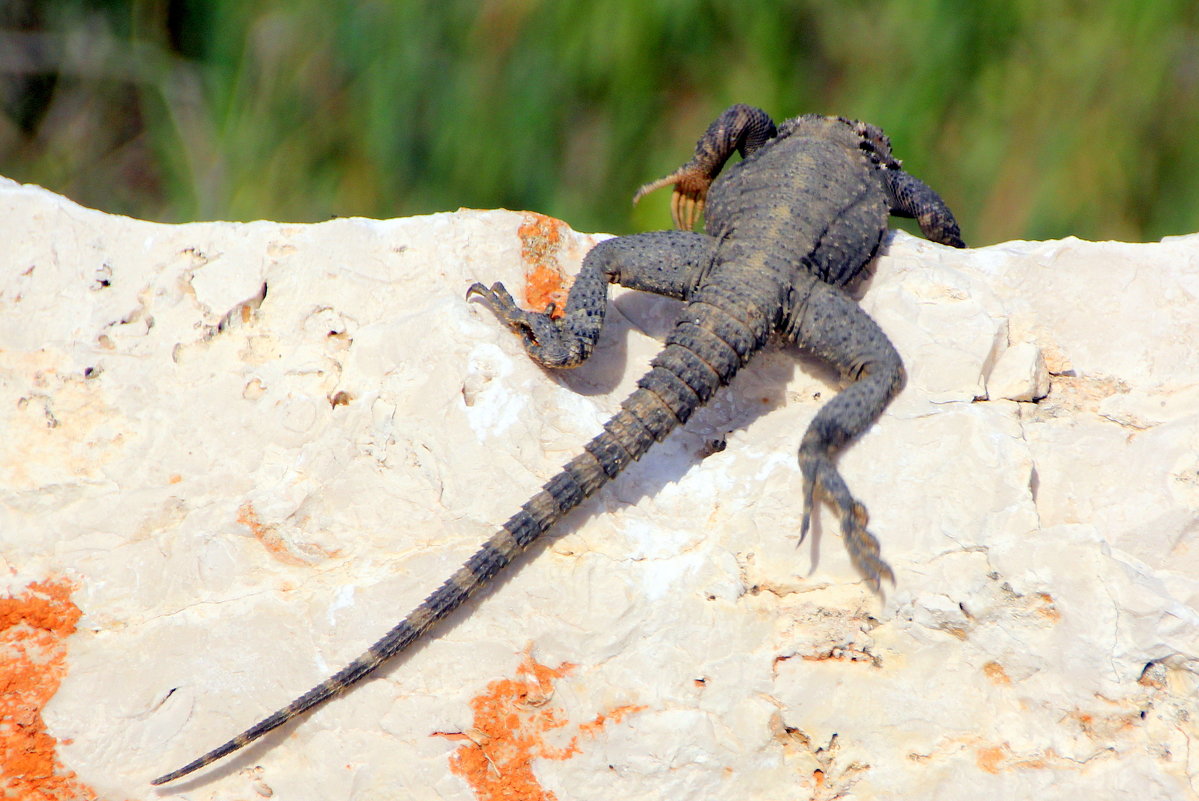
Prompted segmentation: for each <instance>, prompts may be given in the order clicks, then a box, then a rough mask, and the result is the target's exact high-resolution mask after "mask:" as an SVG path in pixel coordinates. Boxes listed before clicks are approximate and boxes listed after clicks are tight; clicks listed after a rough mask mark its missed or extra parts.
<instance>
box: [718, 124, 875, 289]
mask: <svg viewBox="0 0 1199 801" xmlns="http://www.w3.org/2000/svg"><path fill="white" fill-rule="evenodd" d="M888 214H889V209H888V206H887V202H886V198H885V196H884V193H883V189H882V186H881V184H880V183H879V181H878V179H877V178H876V177H875V175H873V174H872V173H871V171H870V169H869V166H868V162H867V159H866V157H865V156H863V155H862V154H860V153H859V152H857V151H856V149H851V148H850V147H848V146H847V145H846V144H845V143H842V142H841V141H838V140H836V139H831V138H826V137H822V136H814V135H806V134H804V133H794V134H791V135H780V137H779V138H777V139H774V140H772V141H771V142H770V143H769V144H767V145H766V146H764V147H762V148H761V149H759V150H757V151H756V152H754V153H753V154H751V155H750V156H749V157H748V158H746V159H744V160H743V161H740V162H738V163H737V164H735V165H733V166H732V167H731V168H729V169H728V170H727V171H725V172H724V173H723V174H722V175H721V176H720V177H719V178H717V179H716V181H715V182H714V183H713V184H712V189H711V191H710V193H709V196H708V205H707V207H706V218H707V224H706V228H707V231H708V233H709V234H710V235H711V236H713V237H715V238H716V239H717V241H718V242H719V245H718V246H717V247H718V255H717V262H720V261H723V260H726V259H734V258H735V259H737V260H746V259H749V260H753V261H759V262H761V263H762V264H763V266H766V267H768V268H770V270H771V271H772V272H774V271H779V270H782V269H785V268H789V272H791V275H789V276H780V278H782V279H783V280H790V281H796V280H798V279H802V276H801V275H800V274H799V272H800V271H799V270H797V268H802V269H803V271H806V272H807V273H809V274H810V275H811V276H813V277H815V278H817V279H819V280H821V281H824V282H826V283H830V284H834V285H837V286H843V285H844V284H846V283H848V282H849V281H851V280H852V279H853V278H854V276H856V275H857V274H858V273H859V272H860V271H861V269H862V267H863V266H865V265H866V264H867V263H868V262H869V261H870V259H871V258H873V257H874V254H875V252H876V251H877V250H878V246H879V242H880V241H881V240H882V236H883V233H884V232H885V231H886V230H887V217H888Z"/></svg>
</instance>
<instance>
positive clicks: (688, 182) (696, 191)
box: [633, 163, 712, 231]
mask: <svg viewBox="0 0 1199 801" xmlns="http://www.w3.org/2000/svg"><path fill="white" fill-rule="evenodd" d="M671 184H674V193H673V194H672V195H671V197H670V216H671V219H673V220H674V224H675V227H677V228H679V229H681V230H683V231H690V230H691V229H693V228H694V227H695V223H696V222H697V221H698V220H699V215H700V213H701V212H703V210H704V203H705V201H706V199H707V197H708V188H709V187H710V186H712V176H711V175H708V174H707V173H706V172H705V171H704V170H703V169H701V168H700V167H698V166H697V165H694V164H691V163H688V164H684V165H683V166H682V167H680V168H679V169H677V170H675V171H674V172H672V173H671V174H670V175H667V176H666V177H665V178H659V179H658V180H656V181H653V182H651V183H648V184H646V185H645V186H643V187H641V188H640V189H638V190H637V193H636V194H635V195H633V202H634V203H636V202H637V201H639V200H641V198H643V197H645V196H646V195H647V194H649V193H650V192H653V191H654V190H656V189H661V188H662V187H664V186H670V185H671Z"/></svg>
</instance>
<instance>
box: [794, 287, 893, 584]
mask: <svg viewBox="0 0 1199 801" xmlns="http://www.w3.org/2000/svg"><path fill="white" fill-rule="evenodd" d="M786 332H787V335H788V337H789V338H791V339H792V340H793V341H794V342H795V343H796V344H797V345H799V346H800V347H801V348H803V349H805V350H807V351H810V352H811V353H813V354H814V355H816V356H819V357H820V358H822V359H825V360H826V361H828V362H829V363H831V364H832V365H834V366H835V367H836V368H837V369H838V370H839V371H840V372H841V375H842V376H843V377H844V378H846V379H848V380H849V381H850V382H851V383H850V384H849V386H847V387H846V388H845V389H843V390H842V391H841V392H839V393H838V394H837V395H836V396H835V397H834V398H833V399H832V400H831V401H829V402H828V403H827V404H825V405H824V407H823V408H822V409H821V410H820V411H819V412H818V413H817V414H816V417H815V418H813V420H812V422H811V424H810V425H809V426H808V430H807V431H806V432H805V433H804V436H803V440H802V441H801V442H800V446H799V466H800V470H801V471H802V473H803V479H804V505H803V525H802V528H801V533H800V537H801V539H802V537H803V535H805V534H806V533H807V530H808V524H809V522H810V521H811V515H812V507H813V503H814V494H815V492H816V490H817V489H819V490H820V491H821V492H822V493H823V494H824V495H825V496H827V497H828V498H829V500H831V501H832V502H833V504H834V505H836V506H837V508H838V510H839V511H840V514H841V532H842V534H843V536H844V539H845V547H846V549H847V550H848V551H849V557H850V560H851V561H852V562H853V564H854V567H856V568H857V569H858V571H859V572H861V573H862V575H863V576H865V578H866V580H867V581H869V582H870V585H871V586H872V587H873V588H874V589H875V590H877V589H878V588H879V584H880V582H881V581H882V579H884V578H885V579H888V580H890V581H892V582H894V581H895V576H894V574H893V573H892V572H891V568H890V567H889V566H888V565H887V563H886V562H885V561H883V559H882V557H881V556H880V555H879V544H878V539H877V538H876V537H875V536H874V535H873V534H871V533H870V532H869V531H868V530H867V528H866V525H867V523H868V521H869V515H868V514H867V513H866V507H865V506H863V505H862V504H861V503H860V502H859V501H858V500H857V499H855V498H854V497H853V495H852V494H851V493H850V491H849V487H848V486H847V485H846V484H845V480H844V479H843V478H842V477H841V474H840V473H839V472H838V471H837V467H836V465H835V463H834V460H835V458H836V456H837V454H838V453H839V452H840V451H841V450H843V449H844V448H845V446H846V445H848V444H849V443H850V442H851V441H852V440H853V439H854V438H856V437H857V436H859V435H860V434H861V433H862V432H864V431H865V430H866V429H867V428H869V427H870V425H871V424H873V423H874V421H875V420H877V419H878V418H879V415H881V414H882V412H883V409H885V408H886V406H887V404H888V403H889V402H890V400H891V399H892V398H893V397H895V395H896V394H897V393H898V392H899V390H900V389H901V388H902V387H903V382H904V371H903V362H902V361H901V360H900V358H899V354H898V353H897V352H896V351H895V348H894V346H892V345H891V342H890V340H888V339H887V335H886V334H884V333H883V331H882V329H880V328H879V327H878V324H877V323H875V322H874V321H873V320H871V319H870V317H869V316H868V315H867V314H866V312H864V311H862V309H861V308H860V307H859V306H858V305H857V304H856V303H854V301H853V300H852V299H851V298H850V297H849V296H848V295H846V294H845V293H844V292H843V291H842V290H840V289H837V288H836V287H832V286H829V285H828V284H824V283H821V282H815V283H814V284H813V285H812V289H811V292H810V294H809V295H808V297H807V299H806V301H805V302H803V303H802V304H800V305H798V306H797V307H796V308H794V309H792V310H791V312H790V316H789V318H788V320H787V329H786Z"/></svg>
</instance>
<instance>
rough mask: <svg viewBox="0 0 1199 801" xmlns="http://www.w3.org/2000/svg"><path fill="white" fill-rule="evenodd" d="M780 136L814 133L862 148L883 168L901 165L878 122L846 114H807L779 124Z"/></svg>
mask: <svg viewBox="0 0 1199 801" xmlns="http://www.w3.org/2000/svg"><path fill="white" fill-rule="evenodd" d="M778 135H779V136H793V135H799V136H812V137H819V138H821V139H831V140H833V141H834V142H839V143H841V144H843V145H845V146H846V147H850V148H856V149H858V150H860V151H862V154H863V155H865V156H866V158H867V159H869V160H870V162H871V163H872V164H874V165H876V166H878V167H880V168H882V169H899V168H900V166H901V162H900V161H899V159H897V158H895V157H894V156H893V155H891V139H890V137H888V136H887V134H885V133H884V132H883V129H882V128H879V127H878V126H877V125H871V124H870V123H868V122H861V121H859V120H851V119H847V118H845V117H828V116H825V115H823V114H804V115H803V116H800V117H793V118H791V119H789V120H787V121H786V122H784V123H783V124H782V125H780V126H779V132H778Z"/></svg>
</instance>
